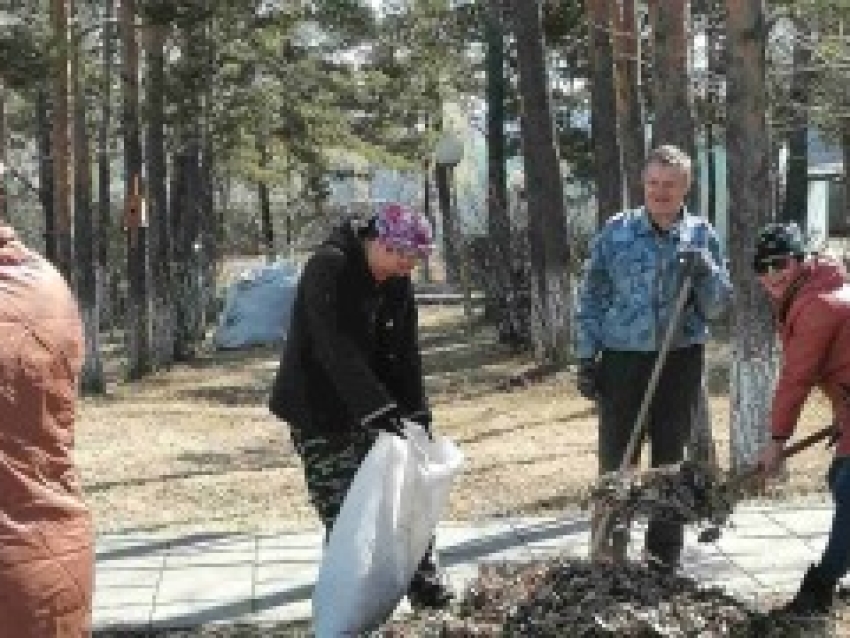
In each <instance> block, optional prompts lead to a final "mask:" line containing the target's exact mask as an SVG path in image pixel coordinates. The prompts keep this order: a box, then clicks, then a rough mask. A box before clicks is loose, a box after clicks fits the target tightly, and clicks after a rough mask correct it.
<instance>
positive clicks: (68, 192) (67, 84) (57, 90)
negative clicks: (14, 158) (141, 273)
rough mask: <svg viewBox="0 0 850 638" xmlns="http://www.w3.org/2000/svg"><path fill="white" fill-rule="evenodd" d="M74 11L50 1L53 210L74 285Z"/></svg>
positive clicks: (61, 263) (61, 257)
mask: <svg viewBox="0 0 850 638" xmlns="http://www.w3.org/2000/svg"><path fill="white" fill-rule="evenodd" d="M72 11H73V9H72V5H71V3H70V1H69V0H50V18H51V25H52V27H53V35H54V37H55V39H56V41H57V42H58V43H60V46H59V50H58V54H57V55H56V56H54V61H53V113H52V122H53V123H52V133H51V143H50V147H51V149H52V151H53V208H54V211H55V214H56V226H55V229H54V230H55V244H54V247H55V250H56V254H55V264H56V267H57V268H58V269H59V271H60V272H61V273H62V274H63V275H64V276H65V278H66V279H67V281H68V283H69V284H70V285H71V286H72V287H73V286H75V283H76V282H74V276H73V264H74V251H73V236H72V232H73V227H74V203H73V198H72V189H71V184H73V181H74V178H73V170H74V167H73V164H72V161H71V124H70V115H71V110H72V105H71V95H70V90H71V68H70V67H71V61H70V58H69V56H68V52H69V51H70V50H71V49H70V34H69V28H68V21H69V16H70V15H71V13H72Z"/></svg>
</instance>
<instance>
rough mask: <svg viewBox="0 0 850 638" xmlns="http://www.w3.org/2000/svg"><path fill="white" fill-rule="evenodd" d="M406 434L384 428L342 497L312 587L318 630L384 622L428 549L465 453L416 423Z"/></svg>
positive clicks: (320, 635) (330, 637) (322, 634)
mask: <svg viewBox="0 0 850 638" xmlns="http://www.w3.org/2000/svg"><path fill="white" fill-rule="evenodd" d="M405 434H406V438H401V437H398V436H395V435H393V434H388V433H386V432H382V433H381V434H380V435H379V436H378V438H377V440H376V441H375V444H374V445H373V446H372V449H371V450H370V451H369V454H368V455H367V456H366V459H365V460H364V461H363V464H362V465H361V466H360V469H359V470H358V471H357V474H356V475H355V477H354V480H353V481H352V483H351V487H350V488H349V491H348V494H347V495H346V497H345V501H343V504H342V508H341V509H340V512H339V516H338V517H337V519H336V523H335V524H334V526H333V529H332V530H331V534H330V538H329V539H328V544H327V546H326V547H325V551H324V555H323V558H322V564H321V567H320V568H319V577H318V580H317V581H316V586H315V589H314V590H313V625H314V629H315V632H316V636H317V638H337V637H338V636H356V635H360V634H362V633H363V632H365V631H369V630H371V629H374V628H375V627H377V626H378V625H380V623H382V622H383V621H384V620H386V619H387V618H388V617H389V615H390V614H392V612H393V610H394V609H395V607H396V605H397V604H398V602H399V601H400V600H401V598H402V597H403V596H404V594H405V593H406V591H407V587H408V585H409V583H410V580H411V578H412V577H413V574H414V572H415V571H416V567H417V565H418V564H419V561H420V560H421V559H422V557H423V556H424V555H425V552H426V551H427V549H428V544H429V542H430V540H431V537H432V536H433V534H434V530H435V529H436V527H437V522H438V521H439V520H440V513H441V511H442V509H443V506H444V505H445V503H446V501H447V499H448V496H449V491H450V489H451V482H452V480H453V479H454V477H455V475H456V474H457V472H458V471H459V470H460V466H461V463H462V462H463V454H462V453H461V452H460V450H459V449H458V448H457V446H455V444H454V443H452V442H451V441H449V440H448V439H446V438H443V437H440V436H435V437H434V440H433V441H432V440H430V439H429V438H428V435H427V433H426V432H425V430H424V429H423V428H422V427H421V426H419V425H417V424H415V423H410V422H408V423H406V424H405Z"/></svg>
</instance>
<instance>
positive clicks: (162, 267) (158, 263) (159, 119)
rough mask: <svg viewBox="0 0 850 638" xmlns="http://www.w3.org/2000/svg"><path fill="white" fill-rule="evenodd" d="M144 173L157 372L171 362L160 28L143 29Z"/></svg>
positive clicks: (163, 31) (169, 251)
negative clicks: (145, 71)
mask: <svg viewBox="0 0 850 638" xmlns="http://www.w3.org/2000/svg"><path fill="white" fill-rule="evenodd" d="M146 36H147V37H146V42H145V49H146V53H147V92H146V101H147V113H148V126H147V169H148V193H149V195H150V196H149V198H148V217H149V220H150V235H149V238H150V246H149V250H150V254H151V256H152V259H151V289H152V295H151V296H152V298H153V302H152V304H153V310H152V315H151V325H152V335H153V343H152V356H153V360H154V365H155V366H156V367H157V368H161V367H169V366H170V365H171V363H172V362H173V361H174V307H173V298H172V282H171V279H172V273H171V263H172V245H171V244H172V236H171V224H170V212H169V209H168V182H167V180H168V170H167V165H166V163H167V160H166V153H165V51H164V45H165V36H166V27H165V26H164V25H159V24H152V25H149V26H148V28H147V33H146Z"/></svg>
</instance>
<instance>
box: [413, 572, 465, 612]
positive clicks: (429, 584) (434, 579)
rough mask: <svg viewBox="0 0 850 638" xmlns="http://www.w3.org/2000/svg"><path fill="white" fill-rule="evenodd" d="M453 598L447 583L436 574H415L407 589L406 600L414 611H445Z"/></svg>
mask: <svg viewBox="0 0 850 638" xmlns="http://www.w3.org/2000/svg"><path fill="white" fill-rule="evenodd" d="M454 598H455V594H454V592H453V591H452V589H451V587H450V586H449V584H448V582H446V579H445V578H444V577H443V576H442V575H441V574H440V573H438V572H434V573H421V572H417V573H416V574H415V575H414V576H413V580H411V581H410V586H409V587H408V588H407V600H408V602H409V603H410V606H411V607H412V608H413V609H415V610H423V609H446V608H447V607H448V606H449V605H450V604H451V602H452V601H453V600H454Z"/></svg>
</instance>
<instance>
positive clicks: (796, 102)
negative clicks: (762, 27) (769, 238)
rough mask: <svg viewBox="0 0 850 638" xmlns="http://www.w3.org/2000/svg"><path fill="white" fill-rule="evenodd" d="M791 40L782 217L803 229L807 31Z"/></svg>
mask: <svg viewBox="0 0 850 638" xmlns="http://www.w3.org/2000/svg"><path fill="white" fill-rule="evenodd" d="M797 23H798V30H797V37H796V39H795V41H794V69H793V74H794V75H793V76H792V78H791V118H790V122H789V126H788V165H787V173H786V177H785V198H784V199H785V202H784V205H783V206H782V220H783V221H786V222H797V223H798V224H799V225H800V228H801V229H803V230H805V229H806V218H807V209H808V204H809V156H808V154H809V143H808V136H809V115H808V109H809V90H810V87H809V84H810V82H809V78H810V75H811V71H810V70H809V68H808V67H809V66H810V65H811V63H812V51H811V42H810V39H809V33H808V32H806V31H803V30H802V29H801V28H800V23H801V21H800V20H798V21H797Z"/></svg>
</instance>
